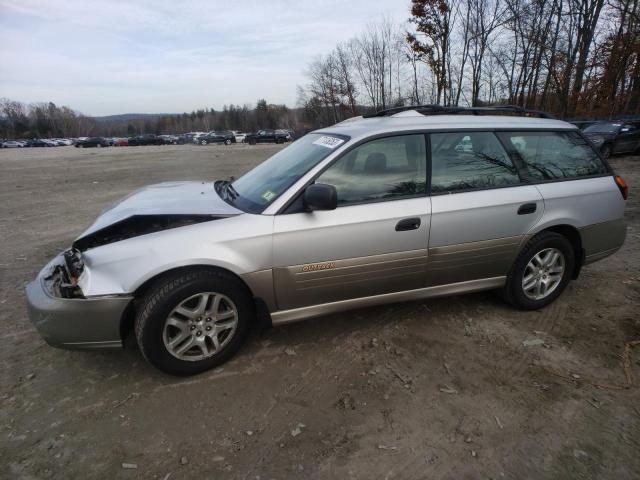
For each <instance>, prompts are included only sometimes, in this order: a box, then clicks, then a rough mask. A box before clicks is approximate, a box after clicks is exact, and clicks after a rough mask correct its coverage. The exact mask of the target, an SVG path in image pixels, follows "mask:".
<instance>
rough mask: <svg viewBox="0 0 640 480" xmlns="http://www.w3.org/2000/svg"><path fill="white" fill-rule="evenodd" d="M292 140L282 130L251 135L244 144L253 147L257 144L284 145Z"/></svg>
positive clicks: (245, 139) (261, 131)
mask: <svg viewBox="0 0 640 480" xmlns="http://www.w3.org/2000/svg"><path fill="white" fill-rule="evenodd" d="M289 139H290V136H289V135H287V134H286V133H282V131H281V130H258V132H257V133H249V134H248V135H247V136H246V137H245V138H244V142H245V143H249V144H251V145H255V144H256V143H284V142H286V141H288V140H289Z"/></svg>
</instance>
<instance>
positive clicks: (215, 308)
mask: <svg viewBox="0 0 640 480" xmlns="http://www.w3.org/2000/svg"><path fill="white" fill-rule="evenodd" d="M253 317H254V309H253V301H252V298H251V295H250V293H249V291H248V290H247V288H246V287H245V286H244V284H242V282H240V281H239V280H238V279H237V278H236V277H234V276H232V275H230V274H228V273H226V272H222V271H217V270H210V269H198V270H190V271H183V272H177V273H175V274H173V275H171V276H168V277H165V278H164V279H162V280H160V281H158V282H157V283H156V284H154V285H153V286H152V287H151V288H150V289H149V291H148V292H147V293H146V294H145V296H144V297H143V298H142V300H141V305H140V308H139V309H138V314H137V316H136V322H135V333H136V339H137V341H138V345H139V347H140V351H141V352H142V355H143V356H144V357H145V358H146V359H147V361H149V363H151V364H152V365H154V366H155V367H157V368H158V369H160V370H162V371H163V372H165V373H168V374H171V375H179V376H185V375H194V374H196V373H200V372H203V371H205V370H209V369H210V368H213V367H215V366H217V365H220V364H222V363H224V362H226V361H227V360H228V359H229V358H231V357H232V356H233V355H234V354H235V353H236V352H237V351H238V349H239V348H240V347H241V346H242V344H243V343H244V341H245V339H246V337H247V334H248V331H249V324H250V322H251V321H252V319H253Z"/></svg>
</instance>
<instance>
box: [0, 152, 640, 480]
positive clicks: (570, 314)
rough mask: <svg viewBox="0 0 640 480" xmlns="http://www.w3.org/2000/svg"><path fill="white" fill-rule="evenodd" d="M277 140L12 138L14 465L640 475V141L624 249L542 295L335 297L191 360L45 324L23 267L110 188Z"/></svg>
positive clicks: (8, 169)
mask: <svg viewBox="0 0 640 480" xmlns="http://www.w3.org/2000/svg"><path fill="white" fill-rule="evenodd" d="M279 148H280V147H279V146H278V147H276V146H255V147H250V146H244V145H234V146H231V147H226V148H225V147H223V146H209V147H198V146H190V145H185V146H167V147H137V148H136V147H122V148H103V149H88V150H79V149H75V148H73V147H59V148H50V149H42V148H40V149H21V150H17V149H16V150H1V151H0V172H1V174H0V238H1V242H2V243H1V244H2V249H1V251H0V306H1V307H2V308H0V322H1V323H0V324H1V325H2V330H0V478H29V479H30V478H37V479H40V478H69V479H73V478H82V479H93V478H96V479H98V478H100V479H101V478H116V479H119V478H122V479H129V478H158V479H167V478H169V477H167V475H169V474H171V475H170V478H171V479H172V480H175V479H187V478H196V477H199V478H250V479H255V478H263V479H268V478H332V479H333V478H367V479H369V478H371V479H373V478H397V479H414V478H415V479H422V478H429V479H436V478H455V479H461V478H469V479H475V478H485V479H486V478H493V479H501V478H507V479H524V478H536V479H546V478H548V479H560V478H563V479H564V478H585V479H587V478H588V479H591V478H594V479H595V478H597V479H602V478H611V479H631V478H640V455H639V454H638V452H639V451H640V388H639V387H640V348H636V349H635V352H633V353H634V356H633V358H632V362H631V368H630V370H631V372H632V374H633V375H634V376H635V378H634V382H633V386H632V387H631V388H627V389H615V388H613V387H615V386H619V385H624V384H625V376H624V372H623V368H622V352H623V347H624V344H625V342H628V341H631V340H637V339H640V313H638V312H639V307H640V270H639V267H640V255H639V252H640V218H639V211H640V209H639V203H640V195H639V194H638V188H640V187H639V186H640V157H638V156H635V157H623V158H616V159H613V160H612V164H613V165H614V168H616V169H617V171H618V172H619V173H620V174H622V175H623V176H624V177H625V179H626V180H627V182H628V183H629V184H630V186H631V198H630V201H629V203H628V206H627V221H628V224H629V233H628V237H627V242H626V245H625V246H624V248H623V250H622V251H621V252H619V253H617V254H616V255H614V256H613V257H610V258H608V259H606V260H604V261H602V262H600V263H596V264H594V265H591V266H589V267H586V268H585V269H584V270H583V273H582V275H581V277H580V278H579V279H578V280H577V281H575V282H572V283H571V284H570V286H569V288H568V289H567V291H566V292H565V294H564V295H563V296H562V297H561V298H560V299H559V300H558V301H557V302H555V303H554V304H553V305H551V306H550V307H548V308H546V309H545V310H542V311H537V312H527V313H523V312H517V311H514V310H512V309H511V308H509V307H508V306H506V305H505V304H503V303H502V302H501V301H500V300H499V299H498V298H497V296H496V295H495V294H493V293H491V292H488V293H481V294H472V295H466V296H459V297H451V298H446V299H437V300H429V301H423V302H414V303H405V304H397V305H390V306H383V307H376V308H370V309H366V310H358V311H354V312H348V313H343V314H338V315H331V316H328V317H324V318H320V319H315V320H310V321H307V322H302V323H298V324H294V325H291V326H287V327H282V328H279V329H273V330H271V331H268V332H266V333H258V332H254V333H253V334H252V336H251V338H250V340H249V342H248V343H247V345H246V346H245V348H243V350H242V351H241V352H240V354H239V355H238V356H237V357H236V358H235V359H233V360H232V361H230V362H229V363H227V364H225V365H224V367H222V368H218V369H216V370H213V371H210V372H208V373H205V374H202V375H200V376H196V377H191V378H187V379H177V378H172V377H168V376H165V375H163V374H161V373H159V372H158V371H156V370H155V369H153V368H152V367H150V366H148V365H147V364H146V363H145V362H144V360H143V359H142V358H141V356H140V354H139V352H137V351H136V349H135V348H128V349H127V350H125V351H124V352H122V351H114V352H68V351H63V350H57V349H54V348H51V347H49V346H47V345H46V344H45V343H44V342H43V341H42V340H41V339H40V337H39V336H38V334H37V333H36V331H35V330H34V328H33V327H32V326H31V325H30V323H29V322H28V319H27V317H26V309H25V306H24V293H23V287H24V285H26V283H27V282H28V281H30V280H31V279H32V278H33V277H34V276H35V275H36V273H37V272H38V271H39V269H40V268H41V267H42V266H43V265H44V263H45V262H46V261H47V260H48V259H50V258H51V257H52V256H53V255H55V254H56V253H58V252H59V251H61V250H62V249H64V248H65V247H67V246H68V245H69V244H70V242H71V241H72V240H73V239H74V238H75V237H76V236H77V235H78V234H79V233H80V232H81V231H82V230H83V229H84V228H86V226H88V225H89V224H90V223H91V222H92V220H93V219H94V218H95V216H96V215H98V214H99V213H100V212H101V211H102V210H103V209H104V208H106V207H107V206H108V205H110V204H111V203H112V202H114V201H116V200H117V199H119V198H120V197H122V196H124V195H125V194H127V193H128V192H130V191H131V190H133V189H136V188H138V187H140V186H143V185H146V184H150V183H155V182H159V181H164V180H183V179H193V180H199V179H204V178H208V179H215V178H224V177H228V176H230V175H235V176H237V175H239V174H241V173H243V172H244V171H246V170H248V169H249V168H250V167H251V166H253V165H255V164H256V163H258V162H259V161H261V160H263V159H265V158H267V157H268V156H270V155H271V154H273V153H274V152H275V151H277V150H278V149H279ZM535 339H540V340H542V341H543V342H544V343H543V344H537V345H530V346H525V344H527V345H528V344H529V342H527V341H529V340H535ZM523 342H525V343H524V344H523ZM533 343H534V344H535V343H536V342H533ZM134 467H135V468H134Z"/></svg>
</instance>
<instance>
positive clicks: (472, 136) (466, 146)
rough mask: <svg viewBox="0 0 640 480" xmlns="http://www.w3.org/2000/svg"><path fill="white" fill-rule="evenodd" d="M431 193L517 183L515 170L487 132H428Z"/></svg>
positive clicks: (495, 140) (494, 137) (500, 146)
mask: <svg viewBox="0 0 640 480" xmlns="http://www.w3.org/2000/svg"><path fill="white" fill-rule="evenodd" d="M430 138H431V192H432V193H455V192H459V191H464V190H474V189H487V188H497V187H505V186H509V185H517V184H519V183H520V177H519V176H518V170H517V168H516V166H515V165H514V164H513V162H512V161H511V159H510V158H509V155H507V152H506V151H505V150H504V148H503V147H502V145H501V144H500V142H499V141H498V139H497V138H496V136H495V135H494V134H493V133H490V132H455V133H453V132H452V133H434V134H431V137H430Z"/></svg>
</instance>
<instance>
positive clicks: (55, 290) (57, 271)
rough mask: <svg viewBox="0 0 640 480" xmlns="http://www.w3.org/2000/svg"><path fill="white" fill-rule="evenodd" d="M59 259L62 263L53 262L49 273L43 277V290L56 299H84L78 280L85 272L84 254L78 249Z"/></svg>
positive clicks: (65, 253)
mask: <svg viewBox="0 0 640 480" xmlns="http://www.w3.org/2000/svg"><path fill="white" fill-rule="evenodd" d="M59 258H60V261H57V262H56V261H54V262H52V263H51V265H50V269H49V272H48V273H45V274H44V275H43V277H42V286H43V288H44V289H45V291H46V292H47V293H48V294H49V295H50V296H52V297H55V298H84V294H83V293H82V290H81V289H80V287H79V286H78V279H79V278H80V275H82V272H83V271H84V262H83V261H82V254H81V253H80V252H79V251H78V250H76V249H69V250H66V251H65V252H63V253H62V255H61V257H59Z"/></svg>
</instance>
